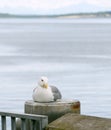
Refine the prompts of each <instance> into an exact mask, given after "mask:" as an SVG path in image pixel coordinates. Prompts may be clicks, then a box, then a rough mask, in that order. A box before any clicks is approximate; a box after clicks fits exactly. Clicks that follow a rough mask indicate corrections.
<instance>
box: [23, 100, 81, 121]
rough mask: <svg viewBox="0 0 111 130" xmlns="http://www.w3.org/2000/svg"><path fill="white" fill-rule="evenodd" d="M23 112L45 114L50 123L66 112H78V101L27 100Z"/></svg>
mask: <svg viewBox="0 0 111 130" xmlns="http://www.w3.org/2000/svg"><path fill="white" fill-rule="evenodd" d="M24 112H25V113H28V114H38V115H47V116H48V122H49V123H50V122H52V121H54V120H56V119H57V118H59V117H61V116H63V115H65V114H66V113H78V114H80V102H79V101H78V100H58V101H56V102H50V103H38V102H34V101H32V100H29V101H26V102H25V107H24Z"/></svg>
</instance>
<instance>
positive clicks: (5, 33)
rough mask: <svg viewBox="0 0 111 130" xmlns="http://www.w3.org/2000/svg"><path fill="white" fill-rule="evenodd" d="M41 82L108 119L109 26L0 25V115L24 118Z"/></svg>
mask: <svg viewBox="0 0 111 130" xmlns="http://www.w3.org/2000/svg"><path fill="white" fill-rule="evenodd" d="M41 76H47V77H48V78H49V84H52V85H55V86H57V87H58V88H59V90H60V91H61V93H62V96H63V98H64V99H78V100H79V101H80V102H81V114H88V115H95V116H100V117H109V118H111V20H110V19H0V111H7V112H24V103H25V101H27V100H32V91H33V89H34V88H35V87H36V86H37V81H38V78H39V77H41Z"/></svg>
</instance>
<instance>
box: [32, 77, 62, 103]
mask: <svg viewBox="0 0 111 130" xmlns="http://www.w3.org/2000/svg"><path fill="white" fill-rule="evenodd" d="M32 97H33V101H36V102H52V101H56V100H57V99H61V98H62V96H61V93H60V91H59V90H58V88H56V87H54V86H49V84H48V79H47V77H41V78H40V80H39V81H38V86H37V87H36V88H35V89H34V90H33V95H32Z"/></svg>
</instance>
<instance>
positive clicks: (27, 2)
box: [0, 0, 111, 14]
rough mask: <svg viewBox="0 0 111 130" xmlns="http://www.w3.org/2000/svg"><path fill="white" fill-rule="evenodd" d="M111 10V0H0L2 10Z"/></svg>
mask: <svg viewBox="0 0 111 130" xmlns="http://www.w3.org/2000/svg"><path fill="white" fill-rule="evenodd" d="M105 10H111V0H0V12H3V13H4V12H5V13H18V14H59V13H60V14H61V13H76V12H97V11H105Z"/></svg>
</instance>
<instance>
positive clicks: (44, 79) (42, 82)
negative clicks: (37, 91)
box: [38, 76, 48, 89]
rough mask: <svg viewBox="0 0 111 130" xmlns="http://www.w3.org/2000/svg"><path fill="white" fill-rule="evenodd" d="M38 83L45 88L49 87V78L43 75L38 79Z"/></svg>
mask: <svg viewBox="0 0 111 130" xmlns="http://www.w3.org/2000/svg"><path fill="white" fill-rule="evenodd" d="M38 85H39V86H40V87H42V88H44V89H47V88H48V78H47V77H44V76H42V77H41V78H40V79H39V81H38Z"/></svg>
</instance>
